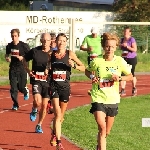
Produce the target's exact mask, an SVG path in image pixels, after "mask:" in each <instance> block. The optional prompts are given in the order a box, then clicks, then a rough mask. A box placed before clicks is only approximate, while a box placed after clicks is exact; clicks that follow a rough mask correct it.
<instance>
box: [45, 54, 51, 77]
mask: <svg viewBox="0 0 150 150" xmlns="http://www.w3.org/2000/svg"><path fill="white" fill-rule="evenodd" d="M51 55H52V51H50V52H49V53H48V57H49V58H48V62H47V66H46V69H45V74H46V75H48V72H49V70H50V69H51Z"/></svg>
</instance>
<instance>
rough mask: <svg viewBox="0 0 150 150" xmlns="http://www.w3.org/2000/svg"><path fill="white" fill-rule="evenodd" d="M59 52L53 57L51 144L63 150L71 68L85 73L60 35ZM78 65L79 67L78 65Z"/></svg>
mask: <svg viewBox="0 0 150 150" xmlns="http://www.w3.org/2000/svg"><path fill="white" fill-rule="evenodd" d="M56 44H57V48H58V50H57V51H53V53H52V55H51V77H52V79H51V80H52V81H51V85H50V87H51V99H52V104H53V109H54V121H53V130H52V138H51V140H50V143H51V145H52V146H56V149H57V150H60V149H63V146H62V144H61V138H60V137H61V124H62V122H63V120H64V119H63V118H64V113H65V111H66V108H67V105H68V101H69V96H70V73H71V67H72V68H74V69H78V70H80V71H85V67H84V65H83V64H82V62H81V61H80V60H79V59H78V58H77V56H76V54H75V53H73V52H72V51H70V50H66V45H67V37H66V35H65V34H63V33H60V34H58V36H57V37H56ZM76 64H77V65H76Z"/></svg>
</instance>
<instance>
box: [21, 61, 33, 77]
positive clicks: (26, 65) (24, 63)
mask: <svg viewBox="0 0 150 150" xmlns="http://www.w3.org/2000/svg"><path fill="white" fill-rule="evenodd" d="M22 63H23V66H24V68H25V70H26V71H27V73H28V74H29V75H30V72H31V70H30V69H29V67H28V63H27V61H26V60H25V59H24V58H23V60H22Z"/></svg>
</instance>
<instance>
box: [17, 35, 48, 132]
mask: <svg viewBox="0 0 150 150" xmlns="http://www.w3.org/2000/svg"><path fill="white" fill-rule="evenodd" d="M41 43H42V45H41V46H38V47H35V48H33V49H31V50H30V51H29V53H27V54H26V55H25V56H24V58H25V60H26V61H30V60H32V62H33V63H32V71H31V70H29V68H28V67H26V69H27V71H28V74H29V76H30V77H31V78H30V83H31V84H32V94H33V99H34V100H33V107H32V112H31V113H30V120H31V121H35V120H36V118H37V112H38V107H40V106H41V109H40V112H39V120H38V124H37V125H36V128H35V132H36V133H43V130H42V127H41V125H42V122H43V120H44V118H45V116H46V109H47V104H48V100H49V81H48V78H47V72H46V69H47V65H48V62H49V53H51V51H50V43H51V36H50V34H49V33H43V34H42V35H41ZM18 58H19V59H20V60H22V59H23V57H18Z"/></svg>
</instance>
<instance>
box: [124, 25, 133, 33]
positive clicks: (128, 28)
mask: <svg viewBox="0 0 150 150" xmlns="http://www.w3.org/2000/svg"><path fill="white" fill-rule="evenodd" d="M124 30H129V32H132V29H131V28H130V27H129V26H126V27H124Z"/></svg>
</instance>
